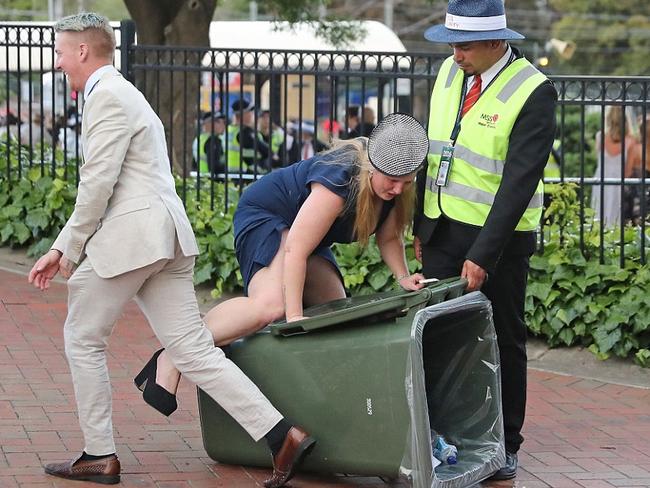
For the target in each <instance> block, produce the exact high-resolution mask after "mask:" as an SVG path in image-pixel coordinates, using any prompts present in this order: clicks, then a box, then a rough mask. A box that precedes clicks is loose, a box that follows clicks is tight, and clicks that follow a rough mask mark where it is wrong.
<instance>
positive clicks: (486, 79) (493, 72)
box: [467, 45, 512, 93]
mask: <svg viewBox="0 0 650 488" xmlns="http://www.w3.org/2000/svg"><path fill="white" fill-rule="evenodd" d="M510 56H512V48H511V47H510V45H508V49H506V52H505V54H504V55H503V56H501V58H499V60H498V61H497V62H496V63H494V64H493V65H492V66H490V67H489V68H488V69H486V70H485V71H484V72H483V73H481V93H483V92H484V91H485V89H486V88H487V87H488V86H489V85H490V83H491V82H492V80H493V79H494V78H495V77H496V76H497V75H498V74H499V73H500V72H501V70H502V69H503V68H505V67H506V65H507V64H508V61H510ZM472 83H474V76H469V77H468V78H467V86H468V87H470V86H472Z"/></svg>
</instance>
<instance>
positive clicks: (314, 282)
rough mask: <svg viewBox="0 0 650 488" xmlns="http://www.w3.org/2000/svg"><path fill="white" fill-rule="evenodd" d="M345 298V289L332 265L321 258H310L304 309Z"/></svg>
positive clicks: (304, 293)
mask: <svg viewBox="0 0 650 488" xmlns="http://www.w3.org/2000/svg"><path fill="white" fill-rule="evenodd" d="M339 298H345V288H344V286H343V283H341V277H340V276H339V274H338V273H337V271H336V269H335V268H334V265H333V264H332V263H330V262H329V261H328V260H327V259H325V258H323V257H321V256H315V255H313V256H310V257H309V260H308V261H307V276H306V279H305V290H304V292H303V302H304V304H305V306H306V307H312V306H314V305H320V304H321V303H327V302H331V301H332V300H337V299H339Z"/></svg>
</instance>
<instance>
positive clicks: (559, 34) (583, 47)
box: [550, 0, 650, 76]
mask: <svg viewBox="0 0 650 488" xmlns="http://www.w3.org/2000/svg"><path fill="white" fill-rule="evenodd" d="M550 1H551V6H552V7H553V9H555V11H556V12H557V13H558V14H559V20H557V21H556V22H555V23H554V24H553V27H552V34H553V37H556V38H558V39H562V40H564V41H569V40H571V41H573V42H575V43H576V47H577V49H576V53H575V56H573V57H572V58H571V59H570V60H565V61H562V60H561V59H557V60H554V61H556V62H557V63H558V64H557V67H556V68H554V71H555V72H557V73H579V74H600V75H627V76H634V75H650V56H648V53H649V52H650V3H648V2H640V1H638V0H550Z"/></svg>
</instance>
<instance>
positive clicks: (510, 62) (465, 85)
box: [449, 51, 516, 146]
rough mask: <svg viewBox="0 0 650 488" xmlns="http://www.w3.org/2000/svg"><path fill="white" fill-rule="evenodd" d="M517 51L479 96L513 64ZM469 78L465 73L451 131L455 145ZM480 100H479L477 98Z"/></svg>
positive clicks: (451, 137) (451, 138)
mask: <svg viewBox="0 0 650 488" xmlns="http://www.w3.org/2000/svg"><path fill="white" fill-rule="evenodd" d="M515 58H516V56H515V52H514V51H512V52H511V53H510V57H509V58H508V62H507V63H506V64H505V65H504V66H503V68H501V69H500V70H499V72H498V73H497V74H496V75H495V76H494V78H492V79H491V80H490V83H488V84H487V86H486V87H485V88H483V89H482V90H481V93H480V94H479V98H481V95H483V93H485V91H486V90H487V89H488V88H490V86H491V85H492V83H494V80H496V79H497V78H498V77H499V75H501V73H503V72H504V71H505V69H506V68H507V67H508V66H510V64H512V62H513V61H514V60H515ZM467 78H468V76H467V75H466V74H464V75H463V88H462V90H461V92H460V104H459V105H458V112H457V113H456V121H455V122H454V128H453V129H452V131H451V136H450V137H449V139H450V140H451V145H452V146H454V145H456V139H458V134H460V122H461V118H462V117H461V114H462V111H463V104H464V103H465V97H466V96H467ZM477 102H478V100H477Z"/></svg>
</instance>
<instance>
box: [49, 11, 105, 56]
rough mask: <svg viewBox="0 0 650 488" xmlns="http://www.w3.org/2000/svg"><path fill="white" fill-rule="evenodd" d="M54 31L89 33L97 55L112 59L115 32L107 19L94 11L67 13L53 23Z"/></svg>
mask: <svg viewBox="0 0 650 488" xmlns="http://www.w3.org/2000/svg"><path fill="white" fill-rule="evenodd" d="M54 32H57V33H58V32H79V33H84V34H86V35H89V37H90V40H91V42H92V43H93V45H94V47H95V48H96V50H97V52H96V54H97V55H98V56H101V57H104V58H107V59H110V60H111V61H112V60H113V56H114V55H115V33H114V32H113V28H112V27H111V24H110V22H109V20H108V19H107V18H106V17H104V16H103V15H99V14H96V13H94V12H82V13H80V14H74V15H68V16H67V17H63V18H62V19H61V20H59V21H58V22H57V23H56V24H54Z"/></svg>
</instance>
